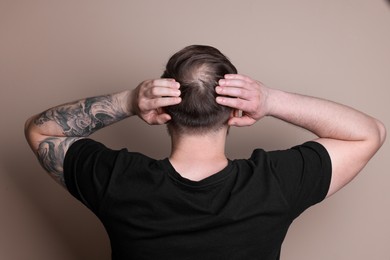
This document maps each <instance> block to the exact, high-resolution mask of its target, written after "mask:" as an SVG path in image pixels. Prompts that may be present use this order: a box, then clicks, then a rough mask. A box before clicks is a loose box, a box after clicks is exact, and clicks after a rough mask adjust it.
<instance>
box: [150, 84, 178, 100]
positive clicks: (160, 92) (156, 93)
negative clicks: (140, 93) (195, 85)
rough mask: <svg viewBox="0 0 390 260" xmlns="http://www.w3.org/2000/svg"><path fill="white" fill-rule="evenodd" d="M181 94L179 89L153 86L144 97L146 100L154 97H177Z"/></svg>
mask: <svg viewBox="0 0 390 260" xmlns="http://www.w3.org/2000/svg"><path fill="white" fill-rule="evenodd" d="M180 94H181V92H180V90H179V89H176V88H171V87H167V86H153V87H151V88H150V89H148V90H147V91H146V93H145V95H146V96H147V97H148V98H154V97H179V96H180Z"/></svg>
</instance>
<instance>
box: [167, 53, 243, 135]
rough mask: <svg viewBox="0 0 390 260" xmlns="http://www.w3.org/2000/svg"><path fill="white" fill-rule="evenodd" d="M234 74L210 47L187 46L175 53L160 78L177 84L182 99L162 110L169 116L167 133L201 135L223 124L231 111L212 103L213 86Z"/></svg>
mask: <svg viewBox="0 0 390 260" xmlns="http://www.w3.org/2000/svg"><path fill="white" fill-rule="evenodd" d="M236 73H237V69H236V68H235V67H234V65H233V64H232V63H231V62H230V61H229V59H228V58H227V57H226V56H225V55H223V54H222V53H221V52H220V51H219V50H218V49H216V48H214V47H211V46H205V45H191V46H188V47H185V48H184V49H182V50H180V51H178V52H177V53H175V54H174V55H173V56H172V57H171V58H170V59H169V61H168V63H167V65H166V69H165V71H164V74H163V75H162V76H161V77H162V78H173V79H175V80H176V81H177V82H179V83H180V91H181V98H182V101H181V103H179V104H177V105H173V106H168V107H165V108H164V109H165V111H166V113H168V114H169V115H170V116H171V120H170V121H169V122H168V131H169V132H170V133H172V130H174V131H177V132H178V133H183V132H184V133H191V134H202V133H205V132H209V131H213V130H214V131H215V130H218V129H220V128H221V127H222V126H224V125H226V123H227V120H228V119H229V116H230V113H231V111H232V109H231V108H229V107H226V106H222V105H219V104H218V103H217V102H216V101H215V98H216V96H217V94H216V92H215V87H216V86H217V85H218V81H219V80H220V79H222V78H224V75H225V74H236Z"/></svg>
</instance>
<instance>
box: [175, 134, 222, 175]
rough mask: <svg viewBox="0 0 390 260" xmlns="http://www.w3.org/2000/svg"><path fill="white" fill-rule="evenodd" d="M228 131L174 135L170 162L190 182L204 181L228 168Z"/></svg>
mask: <svg viewBox="0 0 390 260" xmlns="http://www.w3.org/2000/svg"><path fill="white" fill-rule="evenodd" d="M226 134H227V129H225V128H224V129H221V130H219V131H216V132H209V133H205V134H201V135H200V134H199V135H192V134H191V135H190V134H180V135H176V134H172V153H171V156H170V157H169V160H170V162H171V164H172V165H173V167H174V168H175V169H176V171H177V172H179V173H180V175H182V176H183V177H185V178H188V179H190V180H201V179H204V178H206V177H208V176H210V175H212V174H214V173H216V172H218V171H220V170H222V169H223V168H224V167H226V165H227V163H228V161H227V158H226V156H225V141H226Z"/></svg>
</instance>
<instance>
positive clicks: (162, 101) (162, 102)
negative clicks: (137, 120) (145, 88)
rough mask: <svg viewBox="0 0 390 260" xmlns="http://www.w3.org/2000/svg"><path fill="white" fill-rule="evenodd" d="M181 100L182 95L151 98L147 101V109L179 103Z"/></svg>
mask: <svg viewBox="0 0 390 260" xmlns="http://www.w3.org/2000/svg"><path fill="white" fill-rule="evenodd" d="M180 102H181V98H180V97H162V98H155V99H151V100H149V101H148V102H147V104H146V106H147V108H146V109H145V110H153V109H157V108H160V107H167V106H173V105H177V104H179V103H180Z"/></svg>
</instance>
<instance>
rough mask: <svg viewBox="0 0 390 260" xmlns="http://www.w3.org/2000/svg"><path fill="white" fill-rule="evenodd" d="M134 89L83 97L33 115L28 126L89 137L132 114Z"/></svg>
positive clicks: (47, 132)
mask: <svg viewBox="0 0 390 260" xmlns="http://www.w3.org/2000/svg"><path fill="white" fill-rule="evenodd" d="M132 114H133V113H132V109H131V91H123V92H120V93H116V94H111V95H104V96H97V97H91V98H86V99H81V100H78V101H75V102H71V103H67V104H63V105H60V106H57V107H54V108H51V109H48V110H46V111H44V112H42V113H40V114H39V115H36V116H33V117H32V118H30V119H29V120H28V121H27V123H26V130H27V131H33V132H35V133H37V134H40V135H45V136H56V137H62V136H63V137H85V136H88V135H90V134H92V133H94V132H95V131H97V130H99V129H101V128H103V127H106V126H108V125H111V124H113V123H115V122H118V121H120V120H122V119H124V118H126V117H129V116H131V115H132Z"/></svg>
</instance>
